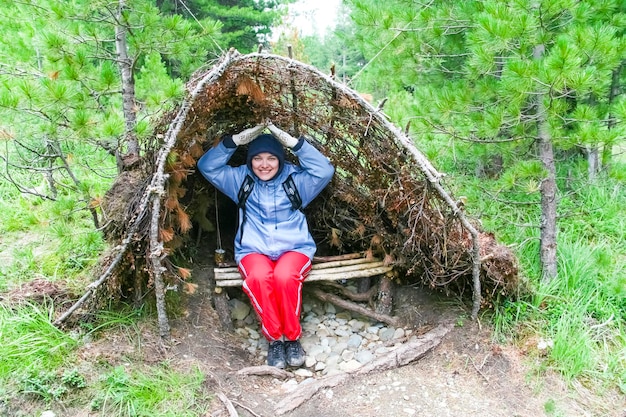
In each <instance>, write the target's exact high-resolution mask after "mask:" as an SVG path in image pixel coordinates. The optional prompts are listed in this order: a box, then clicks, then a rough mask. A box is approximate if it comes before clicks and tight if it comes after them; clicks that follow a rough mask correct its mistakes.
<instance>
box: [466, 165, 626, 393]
mask: <svg viewBox="0 0 626 417" xmlns="http://www.w3.org/2000/svg"><path fill="white" fill-rule="evenodd" d="M624 168H626V167H624V166H620V167H616V168H615V169H616V170H620V169H624ZM499 185H500V184H498V183H497V180H493V181H492V183H491V184H489V183H488V182H487V183H486V182H485V181H482V182H481V183H480V184H479V183H477V182H476V180H475V179H474V178H470V179H468V180H467V182H465V183H463V185H462V186H461V190H462V192H463V193H464V194H467V195H469V196H474V199H473V201H474V202H475V204H474V206H473V207H472V208H474V207H475V208H476V209H477V212H478V214H476V217H479V218H481V220H482V221H483V224H484V226H485V228H486V229H487V230H491V231H494V232H495V233H496V236H497V237H498V239H499V240H500V241H502V242H504V243H507V244H509V245H510V246H511V247H512V248H513V249H514V250H515V252H516V254H517V256H518V258H519V260H520V265H521V271H522V274H523V276H524V277H525V278H526V280H527V281H528V282H529V283H530V287H531V289H532V290H531V293H530V294H527V295H525V296H522V297H520V298H519V299H508V300H504V302H503V303H501V304H500V305H499V306H497V308H496V309H495V312H494V314H493V316H492V320H493V323H494V325H495V328H496V331H497V335H498V337H500V338H505V339H510V340H514V341H518V342H519V343H524V342H525V340H524V339H529V338H533V339H537V338H540V339H541V340H544V341H548V342H549V346H548V347H547V348H546V349H545V350H542V351H539V350H537V351H536V352H535V353H536V356H535V359H537V358H539V357H541V360H540V365H539V366H540V367H541V368H542V369H544V370H554V371H557V372H559V373H560V374H561V375H563V376H564V377H565V378H566V380H568V381H572V382H573V381H578V382H583V383H584V384H585V385H586V386H589V387H594V389H598V390H604V389H607V388H608V387H616V388H618V389H620V390H621V391H622V392H623V393H626V355H625V352H626V344H625V340H626V328H625V323H626V256H625V255H624V254H626V240H625V239H624V238H623V237H624V236H626V220H625V218H624V217H625V216H624V207H626V186H625V185H624V184H623V183H621V182H619V181H615V180H614V179H611V178H607V177H605V178H602V179H599V180H598V181H597V182H596V183H594V184H593V185H591V186H590V185H589V184H587V183H586V180H585V179H584V177H582V173H581V178H579V179H578V181H577V182H576V183H574V184H571V186H572V188H571V190H570V191H569V192H567V193H566V194H564V196H563V197H562V199H561V201H560V205H559V216H560V217H559V220H558V227H559V235H558V262H559V264H558V270H559V273H558V276H557V277H556V278H555V279H553V280H552V281H551V282H549V283H543V282H541V280H540V276H541V266H540V264H539V262H538V253H539V230H538V228H537V227H536V225H538V224H539V213H538V212H537V211H536V208H534V207H527V206H526V205H524V204H523V203H524V202H531V201H532V199H533V196H531V195H528V194H526V193H523V192H520V190H519V189H511V190H508V191H506V192H500V193H499V194H498V195H497V197H498V198H497V199H493V198H489V199H483V200H481V199H480V198H479V196H480V194H481V192H483V191H484V190H485V189H487V190H498V189H500V190H501V188H499ZM561 186H562V188H561V189H565V187H564V185H563V184H562V185H561ZM471 198H472V197H470V199H471ZM507 200H514V201H517V202H518V203H520V202H521V203H522V204H518V205H515V204H506V203H505V201H507Z"/></svg>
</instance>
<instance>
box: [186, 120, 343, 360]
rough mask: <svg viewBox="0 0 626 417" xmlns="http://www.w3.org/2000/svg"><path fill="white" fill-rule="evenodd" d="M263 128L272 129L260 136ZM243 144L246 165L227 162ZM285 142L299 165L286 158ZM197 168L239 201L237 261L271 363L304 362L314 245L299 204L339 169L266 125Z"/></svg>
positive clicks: (232, 139)
mask: <svg viewBox="0 0 626 417" xmlns="http://www.w3.org/2000/svg"><path fill="white" fill-rule="evenodd" d="M265 128H268V129H269V131H270V132H271V133H272V134H261V132H262V131H263V130H264V129H265ZM246 144H249V145H248V154H247V163H246V165H242V166H238V167H231V166H229V165H227V162H228V160H229V159H230V157H231V156H232V155H233V153H234V152H235V150H236V149H237V147H238V146H241V145H246ZM283 146H284V147H287V148H290V149H291V151H292V152H293V153H294V154H295V155H296V156H297V157H298V160H299V165H294V164H291V163H288V162H286V161H285V150H284V148H283ZM198 169H199V170H200V172H201V173H202V175H204V177H205V178H206V179H207V180H209V181H210V182H211V183H212V184H213V185H214V186H215V187H216V188H217V189H219V190H220V191H221V192H223V193H224V194H226V195H227V196H228V197H229V198H231V199H232V200H233V201H234V202H236V203H238V205H239V206H240V211H239V228H238V230H237V234H236V236H235V261H236V262H237V265H238V267H239V272H240V273H241V276H242V278H243V281H244V282H243V290H244V292H245V293H246V294H247V295H248V297H249V298H250V302H251V304H252V306H253V308H254V310H255V311H256V313H257V315H258V317H259V319H260V321H261V331H262V333H263V335H264V336H265V337H266V338H267V340H268V341H269V343H270V345H269V349H268V354H267V363H268V365H270V366H275V367H278V368H285V366H291V367H299V366H302V364H303V363H304V359H305V357H304V355H305V353H304V350H303V349H302V346H301V344H300V341H299V339H300V335H301V333H302V327H301V325H300V309H301V306H302V283H303V282H304V280H305V279H306V277H307V275H308V273H309V272H310V270H311V260H312V258H313V255H314V254H315V250H316V246H315V242H314V241H313V238H312V237H311V234H310V232H309V229H308V225H307V221H306V217H305V216H304V213H302V211H300V210H299V208H300V207H306V206H307V205H308V204H309V203H310V202H311V201H312V200H313V199H314V198H315V197H316V196H317V195H318V194H319V193H320V192H321V191H322V190H323V189H324V187H326V185H327V184H328V183H329V182H330V180H331V178H332V176H333V174H334V167H333V166H332V165H331V163H330V161H329V160H328V158H326V157H325V156H324V155H323V154H321V153H320V152H319V151H318V150H317V149H316V148H315V147H313V146H312V145H311V144H310V143H308V142H307V141H306V140H305V139H304V137H301V138H300V139H296V138H294V137H293V136H291V135H289V134H288V133H287V132H284V131H282V130H280V129H279V128H277V127H276V126H274V124H272V123H271V122H268V123H265V124H262V125H258V126H255V127H253V128H250V129H246V130H244V131H243V132H241V133H239V134H235V135H232V136H230V135H229V136H225V137H224V138H223V140H222V141H221V142H220V143H219V144H218V145H217V146H215V147H214V148H211V149H209V151H207V152H206V153H205V154H204V155H203V156H202V157H201V158H200V160H199V161H198ZM242 184H244V187H242ZM250 187H251V189H250ZM244 189H245V191H244Z"/></svg>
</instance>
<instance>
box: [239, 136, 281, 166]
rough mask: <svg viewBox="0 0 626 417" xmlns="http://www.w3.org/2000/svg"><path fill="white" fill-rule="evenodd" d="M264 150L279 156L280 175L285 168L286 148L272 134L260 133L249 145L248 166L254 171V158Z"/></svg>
mask: <svg viewBox="0 0 626 417" xmlns="http://www.w3.org/2000/svg"><path fill="white" fill-rule="evenodd" d="M263 152H269V153H271V154H272V155H274V156H275V157H277V158H278V162H279V165H278V173H277V175H278V174H279V173H280V172H281V171H282V170H283V165H284V164H285V148H283V145H281V143H280V142H279V141H278V140H276V138H275V137H274V136H272V135H270V134H264V135H260V136H258V137H257V138H256V139H255V140H253V141H252V142H250V144H249V145H248V159H247V161H246V163H247V164H248V168H250V171H252V164H251V161H252V158H253V157H254V156H255V155H258V154H260V153H263Z"/></svg>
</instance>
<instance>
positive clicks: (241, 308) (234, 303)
mask: <svg viewBox="0 0 626 417" xmlns="http://www.w3.org/2000/svg"><path fill="white" fill-rule="evenodd" d="M248 314H250V306H249V305H248V304H247V303H244V302H243V301H241V300H238V299H237V298H233V299H231V300H230V316H231V317H232V318H233V319H234V320H243V319H245V318H246V317H247V316H248Z"/></svg>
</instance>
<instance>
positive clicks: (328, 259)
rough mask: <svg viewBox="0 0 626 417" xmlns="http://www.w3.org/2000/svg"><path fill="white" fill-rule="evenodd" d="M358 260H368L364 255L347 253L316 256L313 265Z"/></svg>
mask: <svg viewBox="0 0 626 417" xmlns="http://www.w3.org/2000/svg"><path fill="white" fill-rule="evenodd" d="M357 258H364V259H367V258H365V257H364V256H363V254H362V253H346V254H345V255H333V256H314V257H313V263H314V264H315V263H320V262H332V261H342V260H346V259H357Z"/></svg>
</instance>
